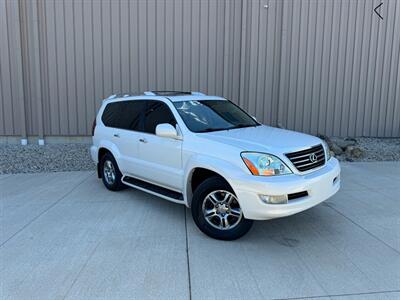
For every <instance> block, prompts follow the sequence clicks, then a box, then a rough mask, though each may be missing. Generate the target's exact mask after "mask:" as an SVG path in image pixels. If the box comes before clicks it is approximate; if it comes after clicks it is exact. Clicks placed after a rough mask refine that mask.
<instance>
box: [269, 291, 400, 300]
mask: <svg viewBox="0 0 400 300" xmlns="http://www.w3.org/2000/svg"><path fill="white" fill-rule="evenodd" d="M399 292H400V290H388V291H376V292H360V293H349V294H330V295H319V296H304V297H292V298H274V299H272V300H300V299H315V298H329V297H343V296H358V295H360V296H361V295H377V294H384V293H387V294H389V293H399Z"/></svg>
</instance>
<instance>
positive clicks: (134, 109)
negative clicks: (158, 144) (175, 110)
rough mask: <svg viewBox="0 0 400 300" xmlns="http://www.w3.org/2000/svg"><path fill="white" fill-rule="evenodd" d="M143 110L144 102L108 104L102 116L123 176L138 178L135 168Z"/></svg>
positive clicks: (132, 101)
mask: <svg viewBox="0 0 400 300" xmlns="http://www.w3.org/2000/svg"><path fill="white" fill-rule="evenodd" d="M108 106H110V108H109V109H107V108H108ZM144 108H145V101H144V100H127V101H119V102H113V103H110V104H108V105H107V107H106V109H105V112H104V114H103V119H102V120H103V123H105V124H106V123H107V124H108V127H109V131H110V138H111V140H112V142H113V143H114V144H115V145H116V146H117V148H118V151H119V152H120V157H119V160H118V167H119V169H120V170H121V172H122V173H123V174H124V175H134V176H138V173H137V168H136V167H135V166H136V165H137V163H138V162H139V134H140V131H142V129H143V112H144Z"/></svg>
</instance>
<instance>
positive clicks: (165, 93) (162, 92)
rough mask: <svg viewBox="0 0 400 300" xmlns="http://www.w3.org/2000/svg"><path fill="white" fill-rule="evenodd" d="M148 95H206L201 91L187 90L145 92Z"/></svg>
mask: <svg viewBox="0 0 400 300" xmlns="http://www.w3.org/2000/svg"><path fill="white" fill-rule="evenodd" d="M144 94H145V95H147V96H165V97H169V96H182V95H193V96H205V95H204V94H203V93H200V92H185V91H148V92H144Z"/></svg>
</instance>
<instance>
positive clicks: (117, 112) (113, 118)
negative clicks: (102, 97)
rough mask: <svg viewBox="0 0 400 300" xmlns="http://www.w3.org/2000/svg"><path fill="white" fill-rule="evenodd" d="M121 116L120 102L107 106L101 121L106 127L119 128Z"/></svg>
mask: <svg viewBox="0 0 400 300" xmlns="http://www.w3.org/2000/svg"><path fill="white" fill-rule="evenodd" d="M120 116H121V102H114V103H109V104H107V106H106V108H105V109H104V112H103V115H102V116H101V120H102V121H103V123H104V125H106V126H107V127H114V128H120V123H119V118H120Z"/></svg>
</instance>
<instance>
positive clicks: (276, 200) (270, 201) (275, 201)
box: [260, 195, 288, 204]
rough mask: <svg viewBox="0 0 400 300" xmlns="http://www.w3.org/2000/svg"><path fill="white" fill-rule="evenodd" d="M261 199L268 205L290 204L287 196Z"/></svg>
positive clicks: (263, 197)
mask: <svg viewBox="0 0 400 300" xmlns="http://www.w3.org/2000/svg"><path fill="white" fill-rule="evenodd" d="M260 199H261V201H262V202H264V203H266V204H287V203H288V197H287V195H277V196H270V195H260Z"/></svg>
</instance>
